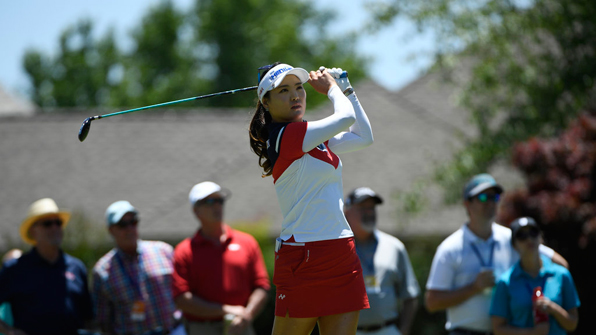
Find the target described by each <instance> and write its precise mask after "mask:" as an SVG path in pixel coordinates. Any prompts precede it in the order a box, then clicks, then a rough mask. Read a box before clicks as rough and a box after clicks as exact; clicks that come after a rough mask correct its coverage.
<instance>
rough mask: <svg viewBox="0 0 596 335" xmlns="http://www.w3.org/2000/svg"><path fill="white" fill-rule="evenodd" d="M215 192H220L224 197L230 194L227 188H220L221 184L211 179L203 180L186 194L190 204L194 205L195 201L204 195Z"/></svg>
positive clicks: (201, 198)
mask: <svg viewBox="0 0 596 335" xmlns="http://www.w3.org/2000/svg"><path fill="white" fill-rule="evenodd" d="M217 192H220V193H222V195H223V197H224V198H227V197H229V196H230V191H229V190H227V189H225V188H222V187H221V186H219V185H217V184H216V183H214V182H212V181H204V182H202V183H198V184H196V185H195V186H193V187H192V189H191V190H190V193H189V194H188V201H190V205H191V206H194V205H195V204H196V203H197V201H201V200H203V199H205V198H206V197H208V196H210V195H211V194H213V193H217Z"/></svg>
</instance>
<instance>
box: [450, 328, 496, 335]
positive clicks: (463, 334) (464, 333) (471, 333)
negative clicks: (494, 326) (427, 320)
mask: <svg viewBox="0 0 596 335" xmlns="http://www.w3.org/2000/svg"><path fill="white" fill-rule="evenodd" d="M450 333H455V334H458V335H493V333H492V332H483V331H479V330H471V329H465V328H455V329H452V330H451V331H450Z"/></svg>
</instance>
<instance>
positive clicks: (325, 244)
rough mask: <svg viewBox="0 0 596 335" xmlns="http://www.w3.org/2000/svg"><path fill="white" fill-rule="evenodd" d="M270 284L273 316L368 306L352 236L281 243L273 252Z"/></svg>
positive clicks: (301, 315)
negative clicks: (292, 243)
mask: <svg viewBox="0 0 596 335" xmlns="http://www.w3.org/2000/svg"><path fill="white" fill-rule="evenodd" d="M293 240H294V238H293V237H292V238H291V239H290V241H292V242H293ZM290 241H288V242H290ZM273 284H275V286H276V290H277V292H276V299H275V315H276V316H281V317H285V316H286V314H287V313H289V316H290V317H292V318H311V317H319V316H325V315H333V314H341V313H347V312H353V311H358V310H361V309H364V308H369V304H368V296H367V295H366V288H365V286H364V279H363V277H362V267H361V266H360V260H359V259H358V255H357V254H356V247H355V245H354V238H353V237H350V238H342V239H337V240H325V241H316V242H306V243H305V245H304V246H291V245H282V247H281V249H280V250H279V251H278V252H276V253H275V271H274V273H273Z"/></svg>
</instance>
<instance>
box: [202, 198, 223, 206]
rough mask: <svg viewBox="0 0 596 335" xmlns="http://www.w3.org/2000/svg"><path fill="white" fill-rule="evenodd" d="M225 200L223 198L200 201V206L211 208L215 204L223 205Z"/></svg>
mask: <svg viewBox="0 0 596 335" xmlns="http://www.w3.org/2000/svg"><path fill="white" fill-rule="evenodd" d="M224 202H225V199H223V198H209V199H205V200H202V201H201V205H207V206H213V205H215V204H220V205H223V204H224Z"/></svg>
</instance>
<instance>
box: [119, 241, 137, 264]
mask: <svg viewBox="0 0 596 335" xmlns="http://www.w3.org/2000/svg"><path fill="white" fill-rule="evenodd" d="M141 242H142V241H141V240H137V254H136V256H140V255H142V254H143V248H142V247H141ZM116 252H117V253H118V254H120V256H121V257H122V258H124V259H129V258H133V256H131V255H129V254H127V253H125V252H124V251H122V250H120V248H118V247H116ZM136 256H134V258H136Z"/></svg>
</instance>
